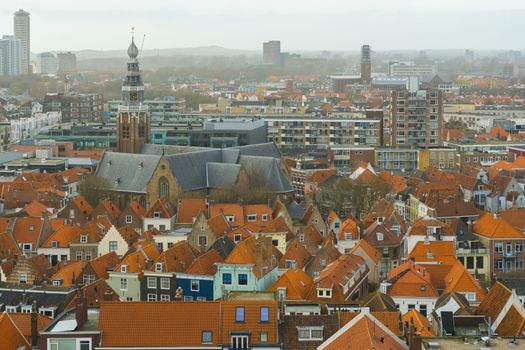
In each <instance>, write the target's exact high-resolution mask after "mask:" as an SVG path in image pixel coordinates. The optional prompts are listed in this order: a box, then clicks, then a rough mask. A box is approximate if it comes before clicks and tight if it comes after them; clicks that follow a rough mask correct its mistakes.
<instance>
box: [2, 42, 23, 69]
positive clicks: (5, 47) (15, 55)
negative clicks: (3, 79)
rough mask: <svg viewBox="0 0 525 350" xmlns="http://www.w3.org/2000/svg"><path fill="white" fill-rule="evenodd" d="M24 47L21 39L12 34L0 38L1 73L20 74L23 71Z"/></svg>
mask: <svg viewBox="0 0 525 350" xmlns="http://www.w3.org/2000/svg"><path fill="white" fill-rule="evenodd" d="M21 55H22V49H21V44H20V40H18V39H16V38H15V37H14V36H12V35H4V36H3V37H2V39H0V75H20V74H21V73H22V57H21Z"/></svg>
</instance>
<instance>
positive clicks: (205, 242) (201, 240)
mask: <svg viewBox="0 0 525 350" xmlns="http://www.w3.org/2000/svg"><path fill="white" fill-rule="evenodd" d="M207 245H208V237H206V236H199V246H207Z"/></svg>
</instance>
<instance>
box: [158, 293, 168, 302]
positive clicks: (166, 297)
mask: <svg viewBox="0 0 525 350" xmlns="http://www.w3.org/2000/svg"><path fill="white" fill-rule="evenodd" d="M160 301H170V295H169V294H161V295H160Z"/></svg>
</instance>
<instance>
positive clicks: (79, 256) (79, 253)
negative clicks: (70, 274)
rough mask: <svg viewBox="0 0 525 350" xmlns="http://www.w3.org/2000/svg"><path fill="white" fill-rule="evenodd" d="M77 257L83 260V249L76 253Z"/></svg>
mask: <svg viewBox="0 0 525 350" xmlns="http://www.w3.org/2000/svg"><path fill="white" fill-rule="evenodd" d="M76 259H77V260H82V252H81V251H79V252H77V253H76Z"/></svg>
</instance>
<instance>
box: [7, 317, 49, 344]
mask: <svg viewBox="0 0 525 350" xmlns="http://www.w3.org/2000/svg"><path fill="white" fill-rule="evenodd" d="M9 316H11V320H13V322H14V323H15V325H16V327H17V328H18V329H19V330H20V332H21V333H22V335H23V336H24V337H25V338H26V339H27V341H28V342H31V314H30V313H22V312H16V313H10V314H9ZM51 322H53V320H52V319H51V318H49V317H46V316H44V315H41V314H38V316H37V330H38V331H39V332H40V331H41V330H43V329H44V328H45V327H47V325H49V324H50V323H51Z"/></svg>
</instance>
